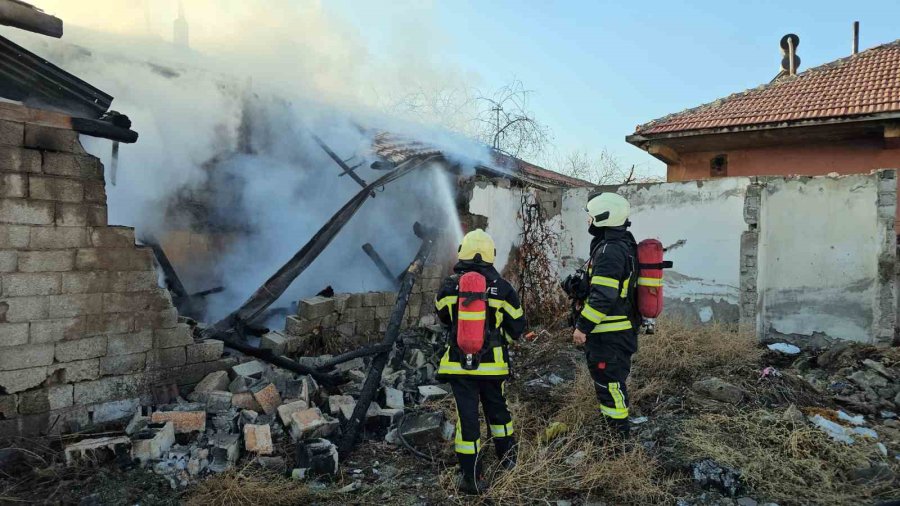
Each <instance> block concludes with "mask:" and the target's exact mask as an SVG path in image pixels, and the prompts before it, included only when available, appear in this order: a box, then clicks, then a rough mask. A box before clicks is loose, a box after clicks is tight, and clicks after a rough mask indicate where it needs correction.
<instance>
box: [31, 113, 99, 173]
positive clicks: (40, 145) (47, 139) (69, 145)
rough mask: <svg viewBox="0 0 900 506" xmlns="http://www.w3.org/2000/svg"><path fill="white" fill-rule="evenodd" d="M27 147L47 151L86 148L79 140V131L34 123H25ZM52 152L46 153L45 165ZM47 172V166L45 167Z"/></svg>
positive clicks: (81, 151)
mask: <svg viewBox="0 0 900 506" xmlns="http://www.w3.org/2000/svg"><path fill="white" fill-rule="evenodd" d="M23 145H24V146H25V147H26V148H32V149H40V150H46V151H60V152H65V153H79V154H80V153H84V148H83V147H82V146H81V142H80V141H79V140H78V132H76V131H74V130H67V129H62V128H52V127H46V126H41V125H36V124H34V123H25V142H24V144H23ZM50 154H51V153H45V155H44V156H45V159H44V166H45V167H46V165H47V160H46V156H47V155H50ZM45 172H46V168H45Z"/></svg>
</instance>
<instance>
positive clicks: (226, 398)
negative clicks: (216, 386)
mask: <svg viewBox="0 0 900 506" xmlns="http://www.w3.org/2000/svg"><path fill="white" fill-rule="evenodd" d="M233 396H234V394H232V393H231V392H229V391H228V390H213V391H211V392H206V393H205V394H203V395H202V397H203V398H204V406H205V408H206V412H207V413H219V412H222V411H228V410H229V409H231V407H232V403H231V399H232V397H233Z"/></svg>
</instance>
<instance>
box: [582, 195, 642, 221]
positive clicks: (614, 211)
mask: <svg viewBox="0 0 900 506" xmlns="http://www.w3.org/2000/svg"><path fill="white" fill-rule="evenodd" d="M584 210H585V211H587V213H588V214H589V215H591V224H593V225H594V226H595V227H620V226H622V225H624V224H625V222H626V221H628V213H629V212H630V211H631V206H630V205H628V201H627V200H625V197H623V196H621V195H619V194H617V193H612V192H603V193H600V194H597V195H593V196H591V197H590V198H589V199H588V203H587V207H585V208H584Z"/></svg>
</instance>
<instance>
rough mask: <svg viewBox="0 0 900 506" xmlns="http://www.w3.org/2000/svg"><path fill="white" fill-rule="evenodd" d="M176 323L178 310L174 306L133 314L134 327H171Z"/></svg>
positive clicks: (136, 328) (141, 328) (137, 328)
mask: <svg viewBox="0 0 900 506" xmlns="http://www.w3.org/2000/svg"><path fill="white" fill-rule="evenodd" d="M176 325H178V311H177V310H176V309H175V308H174V307H170V308H167V309H163V310H161V311H146V312H137V313H135V314H134V329H135V330H144V329H151V330H155V329H172V328H175V326H176Z"/></svg>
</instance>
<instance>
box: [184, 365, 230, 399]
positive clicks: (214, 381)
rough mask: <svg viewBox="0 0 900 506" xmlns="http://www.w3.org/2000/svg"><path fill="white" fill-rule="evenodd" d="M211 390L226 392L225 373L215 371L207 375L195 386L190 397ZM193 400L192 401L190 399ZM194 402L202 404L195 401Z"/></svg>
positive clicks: (226, 380) (226, 375) (226, 374)
mask: <svg viewBox="0 0 900 506" xmlns="http://www.w3.org/2000/svg"><path fill="white" fill-rule="evenodd" d="M213 390H228V373H227V372H225V371H215V372H211V373H209V374H207V375H206V376H205V377H204V378H203V379H202V380H200V383H197V386H195V387H194V391H193V392H192V393H191V395H199V394H205V393H206V392H211V391H213ZM192 400H193V399H192ZM194 402H203V401H201V400H196V401H194Z"/></svg>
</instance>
